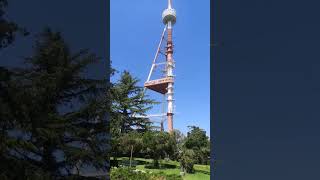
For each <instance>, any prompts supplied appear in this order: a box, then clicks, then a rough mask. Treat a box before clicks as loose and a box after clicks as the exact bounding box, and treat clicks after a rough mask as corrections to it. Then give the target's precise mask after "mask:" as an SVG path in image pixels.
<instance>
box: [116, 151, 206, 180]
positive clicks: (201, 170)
mask: <svg viewBox="0 0 320 180" xmlns="http://www.w3.org/2000/svg"><path fill="white" fill-rule="evenodd" d="M118 160H125V161H128V160H129V158H127V157H123V158H118ZM133 161H135V162H136V164H138V165H136V166H135V168H136V169H139V170H143V171H145V172H153V173H160V172H162V173H164V174H167V175H170V174H176V175H179V174H180V164H179V162H177V161H171V160H168V161H166V160H161V161H159V162H160V166H161V168H160V169H149V168H147V167H146V165H152V163H153V160H152V159H144V158H134V159H133ZM167 167H169V168H167ZM194 169H195V173H193V174H188V173H187V174H185V175H184V176H183V179H184V180H209V179H210V166H209V165H198V164H196V165H194Z"/></svg>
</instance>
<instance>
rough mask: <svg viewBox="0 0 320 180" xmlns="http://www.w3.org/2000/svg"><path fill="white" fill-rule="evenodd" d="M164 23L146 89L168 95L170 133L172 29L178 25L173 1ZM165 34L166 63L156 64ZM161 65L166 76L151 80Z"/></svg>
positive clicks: (172, 81)
mask: <svg viewBox="0 0 320 180" xmlns="http://www.w3.org/2000/svg"><path fill="white" fill-rule="evenodd" d="M162 22H163V24H164V25H165V28H164V30H163V33H162V36H161V40H160V43H159V46H158V49H157V52H156V55H155V57H154V59H153V63H152V66H151V70H150V73H149V76H148V79H147V81H146V82H145V84H144V87H145V88H147V89H150V90H153V91H155V92H158V93H160V94H163V95H166V97H167V113H166V117H167V122H168V131H169V133H172V132H173V114H174V111H173V107H174V105H173V104H174V99H173V95H174V89H173V85H174V75H173V69H174V60H173V41H172V29H173V25H174V24H175V23H176V11H175V9H173V8H172V1H171V0H168V8H167V9H165V10H164V11H163V13H162ZM165 32H166V33H167V38H166V39H167V44H166V47H165V57H166V62H165V63H156V60H157V58H158V55H159V53H160V47H161V44H162V41H163V39H164V35H165ZM160 64H164V65H165V67H164V72H165V75H164V77H162V78H158V79H155V80H150V77H151V74H152V72H153V70H154V68H155V67H156V66H159V65H160ZM161 130H163V121H161Z"/></svg>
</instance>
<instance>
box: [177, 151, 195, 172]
mask: <svg viewBox="0 0 320 180" xmlns="http://www.w3.org/2000/svg"><path fill="white" fill-rule="evenodd" d="M194 158H195V153H194V151H193V150H192V149H184V150H183V151H182V153H181V155H180V165H181V167H182V169H183V171H184V172H187V173H193V172H194V170H193V165H194V163H195V159H194Z"/></svg>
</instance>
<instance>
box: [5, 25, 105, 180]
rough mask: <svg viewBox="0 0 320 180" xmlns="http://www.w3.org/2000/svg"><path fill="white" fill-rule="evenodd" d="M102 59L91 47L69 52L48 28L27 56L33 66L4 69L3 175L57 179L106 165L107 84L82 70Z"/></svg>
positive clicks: (58, 37)
mask: <svg viewBox="0 0 320 180" xmlns="http://www.w3.org/2000/svg"><path fill="white" fill-rule="evenodd" d="M98 60H99V59H98V58H97V57H96V56H95V55H94V54H91V53H89V51H88V50H81V51H79V52H77V53H71V51H70V49H69V48H68V45H67V44H66V42H65V41H64V40H63V38H62V36H61V35H60V33H56V32H52V31H51V30H50V29H46V30H45V31H44V32H43V33H42V34H41V35H40V36H39V37H38V39H37V41H36V44H35V52H34V55H33V56H32V57H29V58H26V63H27V64H28V67H29V68H26V69H19V70H15V71H14V73H1V74H0V76H2V77H3V78H1V81H0V82H1V84H0V85H1V86H4V87H5V88H4V89H2V90H1V92H0V93H2V94H6V96H1V98H0V102H2V103H1V106H0V108H1V109H0V114H1V122H0V123H1V125H2V126H1V127H0V131H1V136H0V138H2V139H5V140H4V141H1V142H0V145H1V147H3V148H2V149H1V151H2V152H1V158H2V159H3V161H0V165H1V166H5V168H0V176H20V177H24V178H26V177H33V175H36V174H40V176H44V175H46V174H47V175H49V176H50V177H55V178H58V177H62V176H65V175H70V174H72V173H75V172H77V171H75V170H76V169H80V170H81V168H82V167H83V166H92V167H95V168H96V169H103V170H105V169H106V168H107V166H106V164H107V158H108V157H107V152H108V149H109V145H108V144H109V140H108V127H107V124H106V123H107V122H106V109H107V107H106V105H107V103H106V102H107V99H106V89H107V84H106V82H105V80H96V79H90V78H88V77H84V76H83V75H82V74H83V72H84V70H86V68H87V67H88V66H89V65H90V64H92V63H95V62H97V61H98ZM8 74H9V75H10V76H8ZM6 161H8V162H11V161H12V163H11V164H4V163H3V162H6ZM11 166H18V167H21V168H20V169H19V171H21V173H19V174H17V173H12V170H13V171H17V170H16V169H9V168H10V167H11ZM6 170H8V171H6ZM31 175H32V176H31ZM12 178H17V177H12ZM12 178H11V177H10V179H12Z"/></svg>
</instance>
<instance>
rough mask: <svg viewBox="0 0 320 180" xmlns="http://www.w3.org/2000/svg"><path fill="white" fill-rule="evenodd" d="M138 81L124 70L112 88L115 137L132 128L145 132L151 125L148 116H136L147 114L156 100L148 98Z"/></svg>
mask: <svg viewBox="0 0 320 180" xmlns="http://www.w3.org/2000/svg"><path fill="white" fill-rule="evenodd" d="M137 83H138V79H136V78H134V77H132V75H131V74H130V73H129V72H128V71H124V72H123V73H122V74H121V77H120V79H119V80H118V81H117V82H116V83H114V85H113V87H112V88H111V96H112V105H111V131H112V135H113V136H115V137H117V136H119V135H120V134H121V133H127V132H130V131H132V130H137V131H140V132H144V131H146V130H148V127H149V126H150V122H149V120H148V119H147V118H143V117H136V116H145V113H146V112H147V111H148V110H149V109H150V108H151V107H152V105H153V104H155V103H156V102H155V101H153V100H151V99H148V98H147V96H146V95H144V93H143V88H142V87H140V86H138V85H137Z"/></svg>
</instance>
